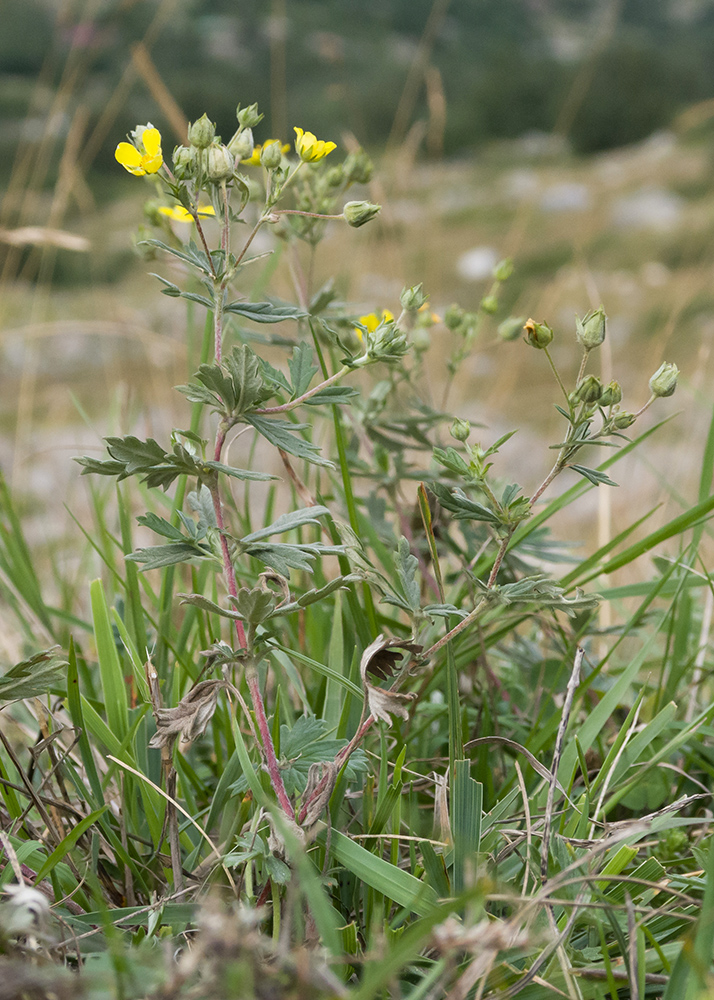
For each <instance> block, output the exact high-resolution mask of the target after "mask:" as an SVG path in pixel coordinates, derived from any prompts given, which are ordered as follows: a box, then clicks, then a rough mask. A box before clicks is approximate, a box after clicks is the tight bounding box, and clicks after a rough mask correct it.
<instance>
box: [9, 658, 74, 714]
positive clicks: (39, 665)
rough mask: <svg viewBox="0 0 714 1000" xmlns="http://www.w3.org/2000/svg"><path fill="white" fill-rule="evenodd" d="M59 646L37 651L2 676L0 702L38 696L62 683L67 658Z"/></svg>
mask: <svg viewBox="0 0 714 1000" xmlns="http://www.w3.org/2000/svg"><path fill="white" fill-rule="evenodd" d="M58 651H59V646H53V647H52V649H46V650H43V652H41V653H35V655H34V656H31V657H30V658H29V660H23V661H22V663H17V664H16V665H15V666H14V667H11V668H10V670H8V671H7V672H6V673H4V674H3V675H2V676H1V677H0V702H10V701H19V700H20V699H21V698H37V697H40V696H41V695H43V694H47V693H48V692H49V691H50V690H51V689H52V688H56V687H58V686H59V685H60V682H61V681H62V678H63V676H64V675H65V672H66V668H67V660H66V659H65V658H64V657H63V656H61V655H60V654H59V652H58Z"/></svg>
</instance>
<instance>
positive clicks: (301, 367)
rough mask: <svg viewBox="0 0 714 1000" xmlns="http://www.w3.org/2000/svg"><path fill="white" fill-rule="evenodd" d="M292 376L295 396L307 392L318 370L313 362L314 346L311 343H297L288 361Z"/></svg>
mask: <svg viewBox="0 0 714 1000" xmlns="http://www.w3.org/2000/svg"><path fill="white" fill-rule="evenodd" d="M288 367H289V369H290V377H291V379H292V382H293V398H295V397H297V396H302V394H303V393H304V392H307V390H308V388H309V386H310V383H311V382H312V380H313V378H314V376H315V374H316V373H317V371H318V367H317V365H315V364H313V353H312V348H311V347H310V345H309V344H297V345H296V346H295V350H294V351H293V353H292V357H291V358H290V360H289V361H288Z"/></svg>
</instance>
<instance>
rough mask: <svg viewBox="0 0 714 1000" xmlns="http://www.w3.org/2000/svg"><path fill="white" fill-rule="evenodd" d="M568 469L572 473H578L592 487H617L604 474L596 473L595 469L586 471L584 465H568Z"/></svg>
mask: <svg viewBox="0 0 714 1000" xmlns="http://www.w3.org/2000/svg"><path fill="white" fill-rule="evenodd" d="M568 468H570V469H572V470H573V472H579V473H580V475H581V476H585V478H586V479H588V480H589V481H590V482H591V483H592V484H593V485H594V486H600V485H601V484H602V485H604V486H617V485H618V484H617V483H616V482H614V480H612V479H610V477H609V476H606V475H605V473H604V472H598V470H597V469H588V468H587V467H586V466H584V465H569V466H568Z"/></svg>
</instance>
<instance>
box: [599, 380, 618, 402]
mask: <svg viewBox="0 0 714 1000" xmlns="http://www.w3.org/2000/svg"><path fill="white" fill-rule="evenodd" d="M621 399H622V389H621V388H620V383H619V382H615V381H614V380H613V381H612V382H610V384H609V385H606V386H605V388H604V389H603V390H602V396H601V397H600V399H599V400H598V402H599V403H600V406H616V405H617V404H618V403H619V402H620V400H621Z"/></svg>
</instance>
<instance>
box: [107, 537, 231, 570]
mask: <svg viewBox="0 0 714 1000" xmlns="http://www.w3.org/2000/svg"><path fill="white" fill-rule="evenodd" d="M126 558H127V559H130V560H131V561H132V562H138V563H142V564H143V565H142V569H143V570H149V569H161V568H162V567H163V566H175V565H176V564H177V563H182V562H193V561H194V560H197V559H212V558H213V553H212V552H211V550H210V549H209V548H207V547H206V546H203V545H191V544H190V543H189V542H187V541H186V542H173V543H171V544H169V545H153V546H151V547H150V548H148V549H138V550H137V551H136V552H132V553H131V555H128V556H126Z"/></svg>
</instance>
